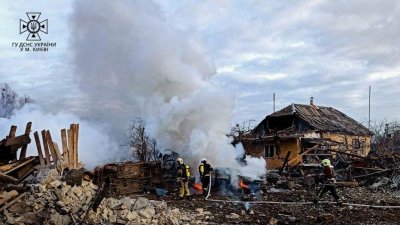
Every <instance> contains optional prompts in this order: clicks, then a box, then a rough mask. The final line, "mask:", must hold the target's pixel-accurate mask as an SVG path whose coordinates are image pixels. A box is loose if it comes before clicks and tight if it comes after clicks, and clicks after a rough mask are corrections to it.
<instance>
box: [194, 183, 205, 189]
mask: <svg viewBox="0 0 400 225" xmlns="http://www.w3.org/2000/svg"><path fill="white" fill-rule="evenodd" d="M193 187H194V188H195V189H197V190H203V185H202V184H201V183H195V184H194V185H193Z"/></svg>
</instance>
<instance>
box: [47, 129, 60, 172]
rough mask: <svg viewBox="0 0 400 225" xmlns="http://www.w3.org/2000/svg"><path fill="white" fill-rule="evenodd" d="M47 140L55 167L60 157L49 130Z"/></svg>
mask: <svg viewBox="0 0 400 225" xmlns="http://www.w3.org/2000/svg"><path fill="white" fill-rule="evenodd" d="M46 140H47V145H48V146H49V150H50V152H51V157H52V158H53V163H54V165H57V162H58V155H57V152H56V149H55V147H54V144H53V143H54V142H53V139H52V138H51V134H50V131H49V130H46Z"/></svg>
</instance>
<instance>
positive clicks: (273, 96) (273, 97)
mask: <svg viewBox="0 0 400 225" xmlns="http://www.w3.org/2000/svg"><path fill="white" fill-rule="evenodd" d="M272 99H273V100H274V106H273V112H275V92H274V94H273V95H272Z"/></svg>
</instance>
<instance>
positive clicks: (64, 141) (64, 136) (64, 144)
mask: <svg viewBox="0 0 400 225" xmlns="http://www.w3.org/2000/svg"><path fill="white" fill-rule="evenodd" d="M61 144H62V150H63V158H64V162H65V164H66V165H67V166H68V165H69V153H68V144H67V131H66V130H65V129H62V130H61Z"/></svg>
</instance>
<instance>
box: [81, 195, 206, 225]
mask: <svg viewBox="0 0 400 225" xmlns="http://www.w3.org/2000/svg"><path fill="white" fill-rule="evenodd" d="M209 214H210V212H204V210H203V209H201V208H198V209H197V210H195V212H193V211H190V212H188V211H187V210H185V211H182V210H179V209H178V208H169V207H167V203H166V202H165V201H155V200H148V199H147V198H143V197H138V198H129V197H125V198H122V199H115V198H107V199H103V201H102V202H101V204H100V206H99V208H98V209H97V210H96V212H94V211H90V212H89V214H88V217H87V218H88V222H89V223H91V224H101V223H106V222H109V223H117V224H185V223H191V224H202V223H203V221H202V219H203V218H208V216H207V215H209Z"/></svg>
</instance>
